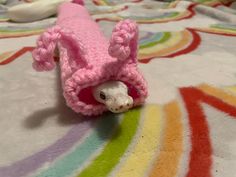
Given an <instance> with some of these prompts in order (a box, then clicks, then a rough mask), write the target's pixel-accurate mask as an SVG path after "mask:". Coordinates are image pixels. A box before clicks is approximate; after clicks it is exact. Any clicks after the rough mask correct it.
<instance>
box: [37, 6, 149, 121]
mask: <svg viewBox="0 0 236 177" xmlns="http://www.w3.org/2000/svg"><path fill="white" fill-rule="evenodd" d="M137 41H138V28H137V25H136V23H134V22H132V21H131V20H124V21H121V22H119V23H118V24H117V25H116V27H115V28H114V30H113V33H112V37H111V40H110V44H109V42H108V41H107V39H106V38H105V37H104V35H103V34H102V32H101V31H100V29H99V27H98V25H97V24H96V23H95V22H94V21H93V20H92V18H91V17H90V15H89V13H88V12H87V10H86V9H85V7H83V6H82V5H79V4H74V3H68V2H67V3H63V4H62V5H61V6H60V7H59V10H58V20H57V24H56V26H54V27H52V28H50V29H48V30H47V31H46V32H44V33H43V34H42V35H41V36H40V38H39V39H38V42H37V47H36V49H35V50H34V51H33V58H34V62H33V67H34V68H35V69H36V70H37V71H49V70H52V69H53V68H54V67H55V62H54V60H53V54H54V50H55V48H56V47H57V48H58V50H59V52H60V67H61V79H62V87H63V95H64V97H65V99H66V102H67V105H68V106H70V107H71V108H72V109H73V110H74V111H76V112H79V113H82V114H84V115H88V116H91V115H99V114H101V113H103V112H104V111H106V110H107V108H106V107H105V106H104V105H103V104H100V103H98V102H97V101H96V100H95V99H94V98H93V97H92V96H91V94H92V93H91V90H92V88H93V87H94V86H97V85H99V84H101V83H103V82H106V81H108V80H119V81H122V82H124V83H125V84H127V86H128V87H129V91H130V94H131V96H132V97H133V99H134V105H135V106H137V105H141V104H143V103H144V101H145V99H146V97H147V85H146V82H145V80H144V78H143V76H142V75H141V73H140V72H139V71H138V70H137V66H136V65H137V48H138V47H137V46H138V42H137ZM109 54H110V55H109Z"/></svg>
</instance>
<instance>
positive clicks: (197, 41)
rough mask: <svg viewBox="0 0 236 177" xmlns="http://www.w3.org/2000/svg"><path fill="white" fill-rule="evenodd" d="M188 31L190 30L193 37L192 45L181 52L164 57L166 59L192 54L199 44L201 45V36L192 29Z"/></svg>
mask: <svg viewBox="0 0 236 177" xmlns="http://www.w3.org/2000/svg"><path fill="white" fill-rule="evenodd" d="M187 30H189V31H190V32H191V33H192V36H193V41H192V43H191V44H190V45H189V46H188V47H187V48H185V49H183V50H180V51H178V52H176V53H173V54H170V55H167V56H164V57H176V56H179V55H183V54H187V53H189V52H192V51H193V50H195V49H196V48H197V47H198V46H199V44H200V43H201V37H200V36H199V34H198V33H197V32H196V31H194V30H192V29H189V28H187Z"/></svg>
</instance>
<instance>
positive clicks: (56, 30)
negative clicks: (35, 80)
mask: <svg viewBox="0 0 236 177" xmlns="http://www.w3.org/2000/svg"><path fill="white" fill-rule="evenodd" d="M60 36H61V34H60V27H58V26H55V27H52V28H50V29H48V30H47V31H46V32H44V33H43V34H42V35H41V36H40V37H39V39H38V41H37V46H36V48H35V49H34V51H33V52H32V55H33V59H34V62H33V64H32V65H33V68H34V69H35V70H37V71H49V70H52V69H53V68H54V67H55V62H54V57H53V56H54V51H55V48H56V44H57V41H58V39H59V38H60Z"/></svg>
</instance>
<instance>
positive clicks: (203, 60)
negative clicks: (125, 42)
mask: <svg viewBox="0 0 236 177" xmlns="http://www.w3.org/2000/svg"><path fill="white" fill-rule="evenodd" d="M27 1H28V0H27ZM85 6H86V7H88V9H89V11H90V13H91V15H92V16H93V18H94V19H95V20H96V21H97V23H98V24H99V25H100V26H101V28H102V30H103V31H104V33H105V34H106V35H107V36H110V34H111V30H112V28H113V26H114V24H115V23H116V22H117V21H119V20H121V19H125V18H131V19H134V20H136V21H137V23H138V24H139V28H140V38H139V54H138V58H139V67H140V69H141V70H142V72H143V73H144V75H145V77H146V79H147V81H148V84H149V92H150V95H149V97H148V100H147V103H146V105H145V106H143V107H140V108H137V109H133V110H130V111H128V112H126V113H124V114H111V113H107V114H104V115H102V116H101V117H100V118H97V119H93V118H91V119H83V118H82V117H81V116H80V115H78V114H76V113H74V112H73V111H72V110H70V109H69V108H67V107H66V105H65V101H64V99H63V97H62V95H61V94H62V92H61V88H60V78H59V72H58V70H55V71H53V72H47V73H37V72H35V71H34V70H33V69H32V67H31V64H32V57H31V54H30V51H31V50H32V49H33V48H34V46H35V41H36V38H37V37H38V35H39V34H40V33H42V31H43V30H44V29H45V28H47V27H49V26H52V25H53V24H54V22H55V17H51V18H48V19H44V20H42V21H38V22H33V23H27V24H24V23H20V24H17V23H11V22H8V19H7V16H6V15H4V13H3V12H4V11H2V13H1V15H0V21H1V22H0V141H1V144H0V177H105V176H111V177H236V168H235V167H236V49H235V46H236V2H235V1H234V0H192V1H183V0H176V1H172V2H163V1H153V0H129V1H124V0H90V1H86V4H85Z"/></svg>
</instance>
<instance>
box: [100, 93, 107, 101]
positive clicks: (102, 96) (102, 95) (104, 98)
mask: <svg viewBox="0 0 236 177" xmlns="http://www.w3.org/2000/svg"><path fill="white" fill-rule="evenodd" d="M100 98H101V99H102V100H106V95H105V93H103V92H100Z"/></svg>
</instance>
